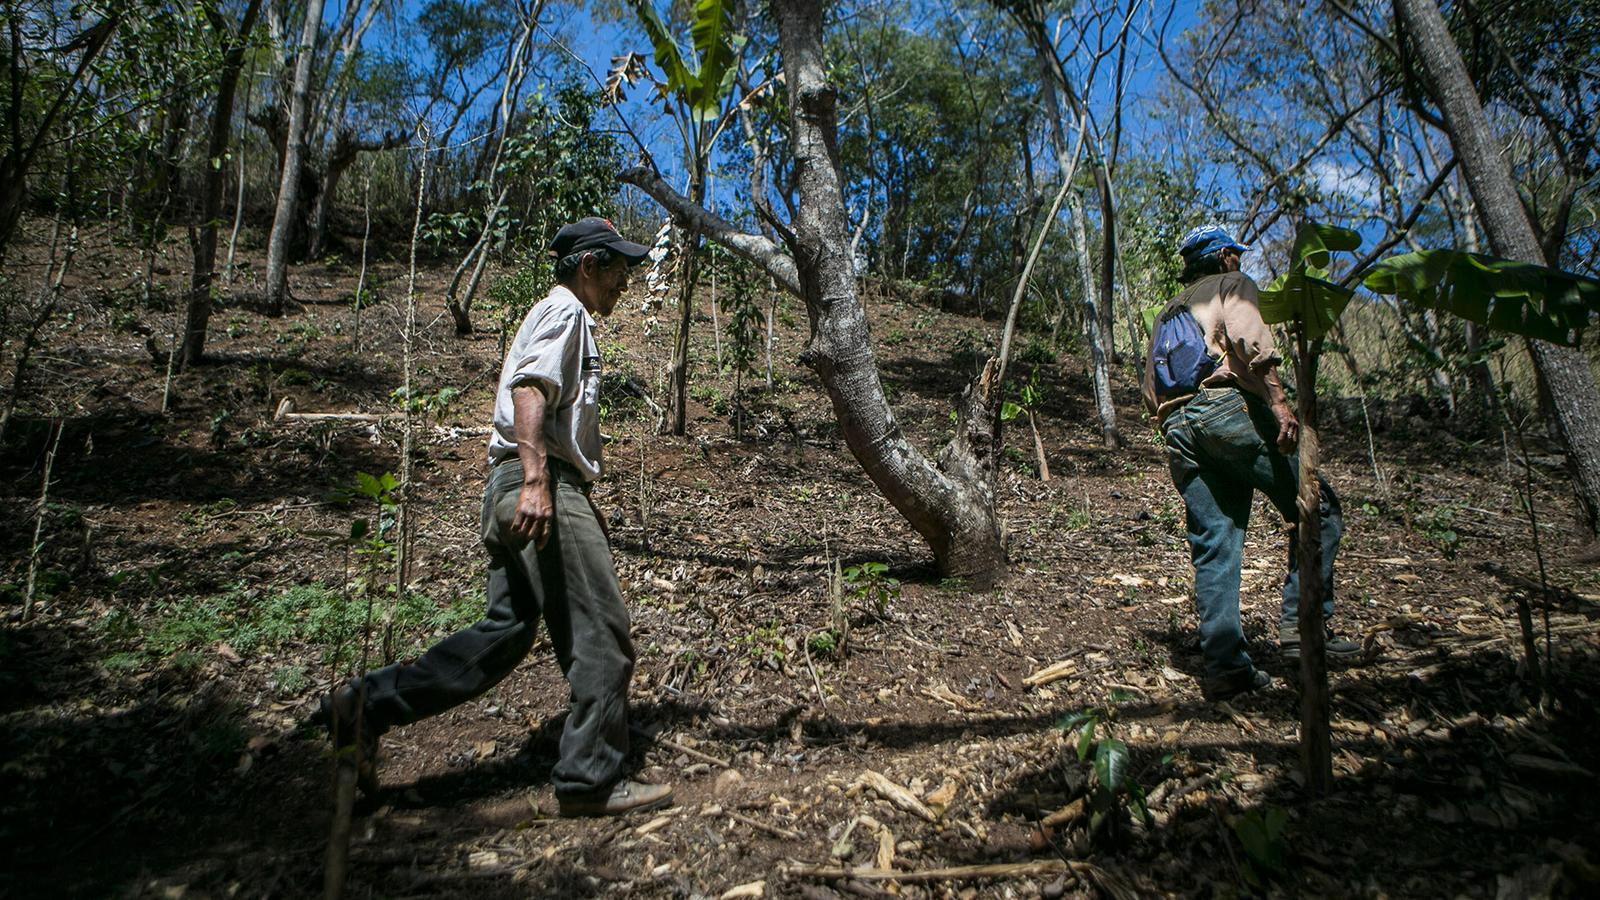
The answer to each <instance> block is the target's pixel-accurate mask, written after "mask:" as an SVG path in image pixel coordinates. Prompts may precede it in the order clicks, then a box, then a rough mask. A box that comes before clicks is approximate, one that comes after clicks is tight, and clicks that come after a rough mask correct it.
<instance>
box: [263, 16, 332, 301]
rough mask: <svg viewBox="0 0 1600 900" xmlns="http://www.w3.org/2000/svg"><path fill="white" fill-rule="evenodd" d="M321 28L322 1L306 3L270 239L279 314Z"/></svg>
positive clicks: (272, 289)
mask: <svg viewBox="0 0 1600 900" xmlns="http://www.w3.org/2000/svg"><path fill="white" fill-rule="evenodd" d="M321 30H322V4H321V3H320V2H312V3H308V4H306V21H305V27H304V29H303V30H302V31H301V33H300V50H299V55H298V56H297V57H296V59H295V64H294V88H293V93H292V95H291V99H290V101H289V130H288V133H287V134H286V135H285V136H284V147H283V172H282V174H281V175H280V176H279V179H278V209H277V212H275V213H274V214H273V216H272V235H271V237H270V238H269V239H268V241H267V312H268V313H269V314H271V315H275V316H277V315H282V314H283V304H284V300H285V298H286V297H287V295H288V293H289V239H290V237H291V236H292V232H293V230H294V222H295V205H296V204H297V203H298V202H299V199H300V170H301V169H302V168H303V167H304V166H305V146H304V144H305V133H306V118H307V116H308V114H309V113H310V106H311V104H310V97H309V93H310V86H311V70H312V68H313V66H312V63H313V61H314V60H315V58H316V55H317V37H318V35H319V34H320V32H321Z"/></svg>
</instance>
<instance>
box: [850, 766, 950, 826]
mask: <svg viewBox="0 0 1600 900" xmlns="http://www.w3.org/2000/svg"><path fill="white" fill-rule="evenodd" d="M856 785H857V786H860V787H867V788H871V789H872V790H874V791H876V792H877V793H878V796H880V797H882V798H883V799H885V800H888V801H889V802H890V803H893V804H894V805H895V806H897V807H899V808H900V809H902V810H904V811H906V812H908V813H911V814H912V815H914V816H917V817H919V818H922V819H926V820H927V821H929V822H937V821H939V817H938V816H937V815H935V814H934V812H933V810H931V809H929V808H928V807H927V806H926V805H925V804H924V803H923V802H922V801H921V800H918V799H917V798H916V797H915V796H914V795H913V794H912V793H911V792H910V791H908V790H906V789H905V788H903V787H901V786H900V785H898V784H895V783H894V782H892V781H890V780H889V779H887V778H885V777H884V776H882V775H880V774H879V773H877V772H874V771H872V770H871V769H868V770H866V771H865V772H862V773H861V777H860V778H857V779H856Z"/></svg>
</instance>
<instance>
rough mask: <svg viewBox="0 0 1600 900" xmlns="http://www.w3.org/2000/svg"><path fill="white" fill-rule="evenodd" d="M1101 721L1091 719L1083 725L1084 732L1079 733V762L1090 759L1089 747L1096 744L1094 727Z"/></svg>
mask: <svg viewBox="0 0 1600 900" xmlns="http://www.w3.org/2000/svg"><path fill="white" fill-rule="evenodd" d="M1099 721H1100V720H1099V719H1090V720H1089V721H1087V722H1085V723H1083V730H1081V731H1079V732H1078V761H1079V762H1082V761H1083V760H1085V759H1088V758H1089V747H1090V746H1091V745H1092V744H1093V743H1094V726H1095V725H1096V724H1098V723H1099Z"/></svg>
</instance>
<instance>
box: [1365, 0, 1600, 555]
mask: <svg viewBox="0 0 1600 900" xmlns="http://www.w3.org/2000/svg"><path fill="white" fill-rule="evenodd" d="M1395 9H1396V10H1397V11H1398V13H1399V15H1400V20H1401V23H1402V26H1403V28H1404V29H1405V32H1406V34H1407V36H1408V37H1410V39H1411V41H1412V42H1413V44H1414V45H1415V49H1416V52H1417V58H1418V59H1419V60H1420V61H1421V63H1422V68H1423V71H1424V72H1425V73H1426V75H1427V79H1428V82H1429V83H1430V85H1431V86H1432V88H1433V93H1434V96H1435V98H1436V99H1437V101H1438V103H1439V107H1440V110H1441V111H1442V112H1443V113H1444V121H1445V125H1446V127H1447V128H1448V130H1449V133H1450V143H1451V145H1452V146H1453V147H1454V148H1455V152H1456V158H1457V159H1460V160H1461V167H1462V172H1463V173H1464V174H1465V175H1466V178H1467V187H1468V189H1469V190H1471V192H1472V199H1473V202H1474V203H1475V205H1476V206H1477V210H1478V216H1479V219H1480V221H1481V222H1482V224H1483V229H1484V231H1486V232H1488V234H1489V243H1490V245H1491V246H1492V247H1493V248H1494V251H1495V253H1497V254H1499V255H1500V256H1504V257H1507V258H1509V259H1516V260H1522V261H1524V262H1531V263H1537V264H1539V265H1548V264H1549V260H1548V259H1547V258H1546V256H1545V252H1544V248H1543V247H1541V246H1540V244H1539V238H1538V236H1537V235H1536V234H1535V232H1534V228H1533V223H1532V222H1530V221H1529V220H1528V215H1527V212H1526V210H1525V209H1524V208H1523V206H1522V198H1521V197H1520V196H1519V195H1518V194H1517V188H1516V184H1515V183H1514V182H1513V181H1512V179H1511V169H1510V166H1509V165H1508V164H1507V163H1506V160H1505V157H1504V156H1503V155H1502V154H1501V152H1500V147H1499V144H1498V143H1497V142H1496V141H1495V138H1494V135H1493V133H1492V132H1491V131H1490V129H1489V119H1488V117H1487V116H1486V115H1484V111H1483V104H1482V103H1481V102H1480V101H1479V99H1478V95H1477V93H1476V91H1475V90H1474V89H1473V86H1472V80H1471V77H1470V76H1469V75H1468V74H1467V69H1466V66H1465V65H1464V64H1463V63H1462V61H1461V51H1460V49H1459V48H1458V47H1457V46H1456V44H1455V41H1454V39H1453V38H1451V37H1450V31H1449V29H1448V28H1447V27H1446V25H1445V21H1444V16H1443V15H1442V14H1440V12H1439V7H1438V4H1437V3H1435V2H1434V0H1396V2H1395ZM1528 352H1529V355H1530V356H1532V357H1533V365H1534V370H1535V372H1536V373H1537V374H1538V375H1539V377H1540V378H1541V379H1543V381H1544V383H1545V384H1546V385H1548V386H1549V389H1550V396H1551V399H1552V400H1553V407H1554V410H1555V421H1556V429H1557V432H1558V433H1559V434H1560V435H1561V438H1562V440H1564V441H1565V442H1566V445H1567V464H1568V466H1569V467H1570V469H1571V470H1572V475H1573V484H1574V488H1575V491H1576V494H1577V498H1578V503H1579V507H1580V510H1581V514H1582V515H1581V518H1582V520H1583V524H1584V527H1585V528H1587V529H1588V531H1589V534H1590V535H1591V536H1593V535H1594V534H1595V529H1596V526H1597V525H1600V522H1597V516H1600V392H1597V390H1596V385H1595V377H1594V370H1593V369H1591V368H1590V367H1589V361H1588V359H1587V358H1586V357H1585V356H1584V355H1583V353H1581V352H1580V351H1578V350H1575V349H1572V348H1570V347H1559V346H1556V345H1555V344H1549V343H1545V342H1544V341H1537V340H1530V341H1529V342H1528Z"/></svg>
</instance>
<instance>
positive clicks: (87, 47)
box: [0, 12, 122, 260]
mask: <svg viewBox="0 0 1600 900" xmlns="http://www.w3.org/2000/svg"><path fill="white" fill-rule="evenodd" d="M7 18H8V19H10V21H9V22H8V23H7V24H8V31H9V32H10V38H11V64H10V68H9V73H8V74H9V76H10V91H11V103H10V109H9V116H8V119H9V121H8V122H7V123H6V125H7V129H6V130H8V131H10V132H11V138H10V140H9V141H7V144H6V146H5V147H4V148H3V149H4V152H3V153H0V260H3V259H5V254H6V248H7V247H8V246H9V245H10V243H11V235H12V232H14V231H15V230H16V227H17V223H18V222H20V221H21V220H22V211H23V209H24V208H25V207H26V206H27V204H28V172H29V170H30V169H32V168H33V163H34V161H35V160H37V159H38V158H39V151H40V149H41V148H42V147H43V146H44V143H45V139H46V138H47V137H48V136H49V134H50V129H51V128H52V127H53V126H54V125H55V121H56V119H57V118H58V117H59V116H60V115H61V114H62V113H63V112H68V113H70V110H69V109H68V105H69V103H70V104H72V105H73V106H74V107H75V106H76V100H77V96H78V85H79V84H80V82H82V81H84V75H85V74H86V73H87V72H88V71H89V66H90V64H91V63H93V62H94V58H95V57H96V56H98V55H100V51H102V50H104V49H105V46H106V43H107V42H108V41H110V40H111V35H112V34H113V33H115V32H116V30H117V26H118V25H120V24H121V23H122V13H120V12H118V13H114V14H112V15H110V16H107V17H106V18H105V19H102V20H101V21H100V22H99V23H98V24H96V25H94V26H92V27H90V28H89V29H87V30H86V31H84V32H83V33H82V34H80V35H79V36H78V37H77V38H74V39H73V40H72V41H69V42H68V43H67V44H66V45H65V46H64V47H62V48H60V49H61V50H63V51H64V50H80V49H81V50H82V51H83V55H82V56H81V57H79V59H78V64H77V66H76V67H75V68H74V69H73V72H72V78H71V79H70V80H68V81H67V83H66V84H65V85H62V87H61V89H60V90H59V91H57V92H56V95H55V98H54V99H53V100H52V101H51V103H50V106H49V108H48V109H46V110H45V113H44V116H43V118H41V119H40V120H39V126H38V130H36V131H35V132H34V133H33V137H32V139H31V140H29V141H28V142H27V143H26V144H24V143H23V140H22V126H21V112H22V108H23V104H22V97H23V93H24V84H23V82H24V79H25V77H26V76H25V74H24V72H23V71H22V58H23V57H22V54H23V48H22V18H21V16H20V15H17V16H7Z"/></svg>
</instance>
